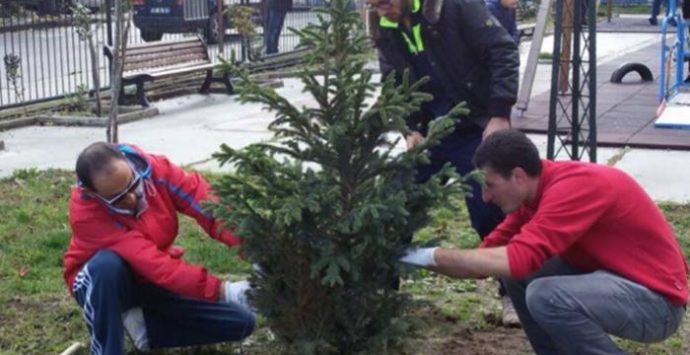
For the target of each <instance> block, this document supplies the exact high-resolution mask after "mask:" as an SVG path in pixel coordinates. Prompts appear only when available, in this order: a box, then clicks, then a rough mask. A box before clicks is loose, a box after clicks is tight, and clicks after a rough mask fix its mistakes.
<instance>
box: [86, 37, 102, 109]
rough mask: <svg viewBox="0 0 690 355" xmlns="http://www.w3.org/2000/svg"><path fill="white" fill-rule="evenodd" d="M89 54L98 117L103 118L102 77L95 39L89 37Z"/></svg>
mask: <svg viewBox="0 0 690 355" xmlns="http://www.w3.org/2000/svg"><path fill="white" fill-rule="evenodd" d="M89 53H90V54H91V77H92V79H93V96H94V98H95V99H96V116H98V117H101V114H103V112H102V111H103V109H102V107H101V76H100V74H99V72H98V56H97V54H96V45H95V44H94V43H93V37H89Z"/></svg>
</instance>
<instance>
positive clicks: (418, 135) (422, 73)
mask: <svg viewBox="0 0 690 355" xmlns="http://www.w3.org/2000/svg"><path fill="white" fill-rule="evenodd" d="M367 2H368V3H369V5H370V6H371V7H372V8H373V10H374V11H372V12H371V13H370V19H369V20H370V22H369V23H370V28H371V32H372V33H371V34H372V37H373V39H374V41H375V44H376V47H377V49H378V52H379V62H380V66H381V73H382V75H383V76H384V77H385V76H388V75H389V74H390V73H392V72H394V73H395V74H394V75H395V77H396V79H397V80H398V81H400V80H401V78H402V74H403V72H404V71H405V70H406V69H407V70H409V71H410V74H411V79H412V80H418V79H421V78H423V77H429V79H430V80H429V81H428V82H427V83H426V84H425V85H424V86H423V87H422V90H423V91H425V92H427V93H429V94H431V95H433V97H434V99H433V100H432V101H430V102H427V103H425V104H423V105H422V107H421V110H420V111H418V112H417V113H415V114H413V115H411V116H410V117H408V126H409V128H410V130H411V131H412V132H411V133H410V134H409V135H408V136H407V137H406V141H407V148H408V149H410V148H412V147H414V146H415V145H417V144H418V143H419V142H420V141H422V140H423V139H424V136H425V134H426V133H427V124H428V122H429V121H430V120H433V119H434V118H436V117H439V116H443V115H445V114H447V113H448V112H449V111H450V109H452V108H453V107H455V106H456V105H457V104H459V103H461V102H466V103H467V108H468V109H469V110H470V113H469V114H468V115H467V116H465V117H462V119H461V121H460V122H459V123H458V125H457V128H456V130H455V131H454V132H453V133H452V134H451V135H450V136H448V137H446V138H445V139H444V140H443V141H442V142H441V144H439V145H438V146H436V147H433V148H432V149H431V152H430V160H431V163H430V164H429V165H424V166H420V167H419V168H418V171H417V178H418V180H420V181H424V180H427V179H429V178H430V177H431V176H432V175H433V174H435V173H437V172H438V171H439V169H440V168H441V167H442V166H443V165H444V164H445V163H447V162H450V163H451V164H453V166H454V167H455V168H456V170H457V171H458V173H460V174H462V175H465V174H467V173H469V172H470V171H471V170H472V169H473V167H472V161H471V160H472V155H473V154H474V151H475V150H476V149H477V146H479V144H480V143H481V141H482V139H483V138H484V137H486V136H488V135H490V134H491V133H492V132H494V131H497V130H500V129H506V128H509V127H510V112H511V109H512V106H513V104H515V101H516V97H517V88H518V77H519V53H518V49H517V46H516V44H515V41H513V39H512V38H511V37H510V35H509V34H508V32H506V30H505V29H504V28H503V27H502V26H501V25H500V24H499V23H498V22H497V21H496V19H495V18H494V17H493V16H491V14H490V13H489V11H488V10H487V8H486V5H485V3H484V1H483V0H367ZM472 188H473V191H472V196H471V197H468V198H467V199H466V203H467V208H468V210H469V213H470V218H471V222H472V227H473V228H474V229H475V230H476V231H477V233H478V234H479V236H480V237H482V238H483V237H484V236H486V235H488V234H489V233H490V232H491V231H492V230H493V229H494V227H495V226H496V225H498V223H500V222H501V220H503V217H504V215H503V213H502V212H501V210H500V209H499V208H497V207H496V206H494V205H488V204H486V203H484V202H483V201H482V199H481V195H482V194H481V187H480V186H479V184H478V183H476V182H473V186H472ZM505 300H506V301H508V299H507V298H505ZM516 318H517V317H513V319H516Z"/></svg>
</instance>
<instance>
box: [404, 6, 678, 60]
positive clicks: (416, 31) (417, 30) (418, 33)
mask: <svg viewBox="0 0 690 355" xmlns="http://www.w3.org/2000/svg"><path fill="white" fill-rule="evenodd" d="M685 1H690V0H685ZM412 34H413V35H414V41H415V43H416V44H417V51H418V52H424V41H423V40H422V26H420V25H419V24H417V25H416V26H414V27H412Z"/></svg>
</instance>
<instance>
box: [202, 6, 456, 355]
mask: <svg viewBox="0 0 690 355" xmlns="http://www.w3.org/2000/svg"><path fill="white" fill-rule="evenodd" d="M346 3H347V1H345V0H335V1H334V2H333V5H332V6H331V7H330V8H328V9H326V10H323V11H321V12H320V14H319V15H318V19H319V21H318V23H317V24H314V25H311V26H309V27H307V28H306V29H304V30H301V31H294V32H295V33H296V34H297V35H299V36H300V38H301V44H302V45H303V46H305V47H307V48H309V49H310V50H311V51H310V52H309V54H308V55H307V58H306V59H307V60H306V62H307V65H306V66H305V68H304V69H303V71H302V72H301V74H300V75H299V76H300V78H301V80H302V82H303V83H304V85H305V91H306V92H308V93H309V94H311V95H312V96H313V97H314V99H315V101H316V105H314V106H315V107H302V108H298V107H295V106H294V105H293V104H292V103H291V102H289V101H288V100H287V99H285V98H283V97H281V96H279V95H278V94H277V93H276V92H275V91H274V90H273V89H271V88H269V87H264V86H259V85H257V84H255V83H253V82H252V81H251V80H249V78H248V75H247V73H245V72H242V71H241V70H238V69H237V68H233V67H232V64H231V63H228V62H225V63H224V66H225V69H226V70H234V71H236V72H237V73H238V74H239V75H240V76H241V77H242V79H243V80H242V84H241V85H240V87H239V89H240V99H241V101H242V102H245V103H247V102H250V103H261V104H263V105H264V106H265V108H267V109H268V110H269V111H271V112H273V113H275V120H274V121H273V122H272V123H271V124H270V125H269V128H270V129H271V130H272V131H273V132H274V133H275V139H274V140H272V141H271V142H267V143H259V144H253V145H250V146H249V147H247V148H244V149H242V150H234V149H232V148H230V147H228V146H227V145H223V146H222V147H221V151H220V152H219V153H217V154H216V155H215V156H216V158H218V159H219V161H220V162H221V164H232V165H233V166H234V168H235V172H234V173H229V174H227V175H224V176H223V177H221V178H220V179H219V181H218V182H217V183H216V184H215V185H214V189H215V192H216V194H217V195H218V196H219V202H218V203H216V204H215V205H213V208H212V210H213V212H214V213H215V214H216V215H217V216H219V217H221V218H223V219H224V220H226V221H227V223H228V224H229V225H230V226H232V227H233V228H235V230H236V233H238V235H241V236H242V237H243V238H244V244H243V251H244V254H245V256H246V258H247V259H248V260H249V261H250V262H252V263H254V264H255V265H259V266H260V268H261V271H260V272H257V273H255V274H254V275H252V276H251V281H252V283H253V285H254V288H253V290H252V291H251V292H250V299H251V300H252V302H253V304H254V305H255V307H256V308H257V309H258V311H259V313H260V314H262V315H264V316H265V317H266V322H267V325H268V326H269V327H270V328H271V330H272V331H273V332H274V334H275V335H276V338H277V339H278V340H279V341H280V342H281V343H282V348H283V350H284V351H285V352H287V353H299V354H331V353H332V354H358V353H376V354H380V353H384V352H386V351H387V349H391V348H393V347H395V346H397V345H399V344H400V343H401V340H402V339H404V337H409V329H407V328H406V327H407V325H408V322H406V321H405V319H404V314H405V312H404V311H405V307H406V306H407V305H408V304H409V298H408V297H406V295H405V294H404V293H402V292H399V291H398V290H397V289H396V288H395V287H392V283H393V282H392V281H394V280H397V275H398V274H399V273H401V272H404V271H405V270H404V269H403V268H404V266H403V265H402V264H400V263H399V262H398V261H397V260H398V258H399V257H400V255H401V254H402V253H403V251H404V249H405V248H406V246H408V242H409V239H410V237H411V235H412V234H413V233H414V232H415V231H416V230H418V229H419V228H421V227H423V226H424V225H426V224H427V222H428V221H429V215H428V212H429V210H430V208H432V207H438V206H442V205H444V204H447V203H448V198H449V197H450V196H451V195H453V194H456V193H461V192H462V191H465V190H464V189H465V188H466V186H465V185H464V184H463V183H462V180H461V179H457V178H453V177H455V175H454V171H453V170H452V168H450V167H449V166H447V167H445V168H444V169H443V170H442V171H441V172H440V173H439V174H437V175H436V176H435V177H433V178H432V179H430V180H429V181H427V182H425V183H421V184H417V183H415V166H416V165H417V164H420V163H425V162H428V157H427V154H426V151H427V149H428V147H429V146H431V145H433V144H436V143H437V142H438V140H439V139H440V138H441V137H443V136H444V135H446V134H448V133H449V132H450V131H452V130H453V127H454V124H455V120H454V119H452V118H451V117H442V118H439V119H437V120H435V121H433V122H432V123H431V126H430V132H429V134H428V136H427V139H426V140H425V142H424V143H422V144H421V145H419V146H417V147H416V148H415V149H413V150H410V151H407V152H402V153H398V152H397V151H394V146H395V145H396V144H397V142H398V141H399V139H400V138H397V139H396V138H395V137H400V133H407V132H408V129H407V127H406V125H405V121H404V117H406V116H407V115H409V114H410V113H413V112H415V111H417V110H418V109H419V105H420V104H421V103H422V102H423V101H426V100H429V99H430V97H429V95H427V94H423V93H420V92H417V88H418V87H419V86H420V85H421V84H422V82H417V83H410V82H409V81H408V80H407V74H406V73H403V74H402V78H403V80H402V85H399V86H396V84H395V80H394V78H393V76H390V77H388V78H386V79H385V80H384V81H383V82H382V83H381V84H377V83H374V82H373V81H372V75H373V73H372V71H370V70H368V69H365V64H366V62H367V59H368V58H370V57H371V56H370V50H371V46H370V44H369V40H368V38H367V37H366V36H365V34H364V31H363V26H362V24H361V22H360V16H359V15H358V14H357V13H355V12H350V11H348V10H346V6H347V4H346ZM379 90H380V95H379V96H378V97H377V98H376V99H375V100H374V97H375V95H374V94H375V93H376V92H378V91H379ZM464 112H465V111H464V109H462V108H461V107H458V108H456V109H454V110H453V112H452V116H457V115H459V114H461V113H464ZM449 179H450V180H449ZM446 181H450V183H444V182H446ZM403 332H408V333H407V334H404V337H403Z"/></svg>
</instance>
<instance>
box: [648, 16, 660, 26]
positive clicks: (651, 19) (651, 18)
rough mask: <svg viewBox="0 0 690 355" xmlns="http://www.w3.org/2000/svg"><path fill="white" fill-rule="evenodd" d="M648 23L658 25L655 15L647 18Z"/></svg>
mask: <svg viewBox="0 0 690 355" xmlns="http://www.w3.org/2000/svg"><path fill="white" fill-rule="evenodd" d="M649 24H650V25H652V26H656V25H658V22H656V17H650V18H649Z"/></svg>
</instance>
